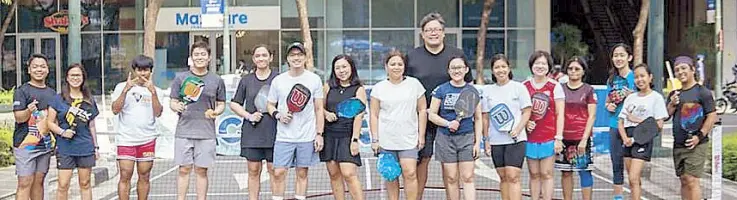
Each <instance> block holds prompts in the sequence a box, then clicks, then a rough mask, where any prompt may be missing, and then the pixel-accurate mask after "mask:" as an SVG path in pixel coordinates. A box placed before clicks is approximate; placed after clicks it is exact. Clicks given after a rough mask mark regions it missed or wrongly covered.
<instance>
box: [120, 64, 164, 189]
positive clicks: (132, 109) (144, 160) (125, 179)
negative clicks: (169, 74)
mask: <svg viewBox="0 0 737 200" xmlns="http://www.w3.org/2000/svg"><path fill="white" fill-rule="evenodd" d="M153 64H154V61H153V59H151V58H149V57H147V56H143V55H139V56H137V57H136V58H134V59H133V61H131V67H132V68H133V71H134V73H128V80H127V81H126V82H122V83H118V85H117V86H115V91H113V94H112V98H113V99H115V101H114V102H113V106H112V110H113V113H114V114H115V115H117V121H118V124H117V131H118V135H116V136H115V141H116V142H117V145H118V166H119V168H120V181H119V182H118V189H119V190H118V198H120V199H123V200H127V199H128V198H129V197H130V181H131V177H132V176H133V169H134V168H135V166H138V170H137V171H138V184H137V185H138V186H139V187H138V189H137V190H136V191H137V193H138V198H139V199H146V198H147V197H148V191H149V187H150V186H149V178H150V172H151V168H152V167H153V164H154V162H153V161H154V152H155V150H156V137H158V135H159V134H158V133H157V132H156V118H157V117H159V116H161V112H162V110H163V107H162V106H161V102H160V101H159V99H161V98H162V96H160V95H159V94H162V92H161V89H159V88H157V87H156V86H154V84H153V80H151V74H153ZM131 78H132V79H131ZM120 188H123V189H120Z"/></svg>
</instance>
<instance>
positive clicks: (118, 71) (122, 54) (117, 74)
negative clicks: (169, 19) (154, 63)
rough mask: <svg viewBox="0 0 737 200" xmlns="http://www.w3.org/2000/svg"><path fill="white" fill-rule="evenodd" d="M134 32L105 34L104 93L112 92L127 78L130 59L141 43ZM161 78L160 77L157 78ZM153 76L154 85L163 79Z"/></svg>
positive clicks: (135, 54)
mask: <svg viewBox="0 0 737 200" xmlns="http://www.w3.org/2000/svg"><path fill="white" fill-rule="evenodd" d="M138 41H139V40H138V38H137V37H136V34H106V35H105V44H104V47H103V51H104V55H105V73H104V74H103V76H104V77H103V78H104V80H105V87H104V91H105V94H106V95H110V94H112V92H113V90H114V89H115V86H116V85H117V84H118V83H121V82H125V81H126V79H127V78H128V72H129V69H130V61H131V60H133V58H135V57H136V56H137V55H138V54H137V53H136V52H137V49H140V47H141V44H140V43H139V42H138ZM155 73H157V74H161V73H166V72H164V71H161V72H155ZM159 79H161V78H159ZM159 79H157V78H156V77H154V82H155V83H156V85H159V84H158V83H159V82H160V81H163V80H159Z"/></svg>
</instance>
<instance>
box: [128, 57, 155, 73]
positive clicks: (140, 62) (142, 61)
mask: <svg viewBox="0 0 737 200" xmlns="http://www.w3.org/2000/svg"><path fill="white" fill-rule="evenodd" d="M153 67H154V59H151V57H148V56H145V55H138V56H136V57H135V58H133V60H131V68H133V69H134V70H135V69H142V68H149V69H153Z"/></svg>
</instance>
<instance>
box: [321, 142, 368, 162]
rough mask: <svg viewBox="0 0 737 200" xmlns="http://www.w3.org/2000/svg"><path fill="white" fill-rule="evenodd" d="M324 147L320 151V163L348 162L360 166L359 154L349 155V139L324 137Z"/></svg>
mask: <svg viewBox="0 0 737 200" xmlns="http://www.w3.org/2000/svg"><path fill="white" fill-rule="evenodd" d="M324 143H325V146H324V147H323V148H322V151H320V161H321V162H328V161H336V162H339V163H343V162H348V163H353V164H356V165H357V166H361V154H358V155H355V156H353V155H351V137H330V136H328V137H325V142H324Z"/></svg>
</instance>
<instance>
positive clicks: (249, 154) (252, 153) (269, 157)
mask: <svg viewBox="0 0 737 200" xmlns="http://www.w3.org/2000/svg"><path fill="white" fill-rule="evenodd" d="M241 157H244V158H246V160H248V161H251V162H261V161H262V160H266V162H274V148H241Z"/></svg>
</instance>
